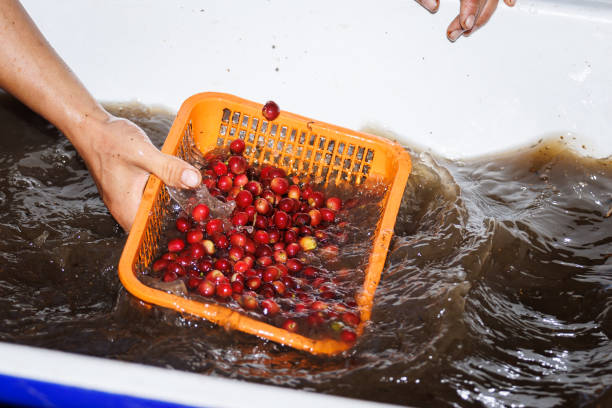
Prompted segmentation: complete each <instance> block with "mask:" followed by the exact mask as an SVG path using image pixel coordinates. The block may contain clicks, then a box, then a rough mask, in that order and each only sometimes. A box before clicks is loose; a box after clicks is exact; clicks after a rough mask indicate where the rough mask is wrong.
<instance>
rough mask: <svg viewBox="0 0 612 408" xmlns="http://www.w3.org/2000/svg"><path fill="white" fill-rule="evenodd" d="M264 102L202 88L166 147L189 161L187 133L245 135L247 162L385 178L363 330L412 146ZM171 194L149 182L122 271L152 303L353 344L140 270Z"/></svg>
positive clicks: (216, 141) (302, 342)
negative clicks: (285, 325) (158, 283)
mask: <svg viewBox="0 0 612 408" xmlns="http://www.w3.org/2000/svg"><path fill="white" fill-rule="evenodd" d="M261 111H262V105H260V104H257V103H254V102H250V101H247V100H244V99H240V98H237V97H235V96H232V95H227V94H222V93H201V94H197V95H194V96H192V97H191V98H189V99H187V100H186V101H185V102H184V103H183V105H182V106H181V109H180V110H179V113H178V115H177V117H176V119H175V121H174V124H173V125H172V128H171V129H170V133H169V135H168V138H167V139H166V142H165V143H164V146H163V149H162V151H163V152H164V153H167V154H171V155H176V156H179V157H181V158H183V159H186V160H189V159H190V157H189V145H188V142H187V141H188V139H189V138H188V137H187V136H191V137H192V138H193V140H194V141H195V143H196V145H197V147H198V148H199V149H200V150H201V151H202V152H204V153H205V152H207V151H209V150H211V149H213V148H216V147H219V146H225V145H229V143H230V142H231V141H232V140H234V139H236V138H240V139H243V140H244V141H245V144H246V146H247V149H246V151H245V154H244V156H245V157H246V158H247V160H248V161H249V163H250V164H252V163H258V164H264V163H271V164H273V165H275V166H277V167H281V168H283V169H284V170H285V171H286V172H287V173H288V174H290V175H297V176H298V177H300V176H309V177H311V178H312V176H315V177H317V178H319V179H323V180H324V181H325V182H326V183H337V182H342V181H346V182H349V183H352V184H353V185H368V184H369V183H371V182H372V183H377V184H378V183H381V182H382V183H385V184H386V185H387V186H388V188H387V189H386V192H385V195H384V197H383V200H382V205H383V206H384V207H383V212H382V214H381V216H380V218H379V221H378V225H377V227H376V233H375V236H374V240H373V245H372V249H371V252H370V256H369V262H368V266H367V270H366V273H365V278H364V283H363V288H362V290H361V291H360V293H359V294H358V295H357V296H356V302H357V305H358V307H359V310H360V315H361V323H360V324H359V326H358V327H357V330H356V332H357V334H358V335H360V334H361V333H362V332H363V328H364V325H365V324H366V323H367V322H368V320H369V319H370V314H371V310H372V304H373V301H374V292H375V291H376V287H377V285H378V282H379V280H380V274H381V272H382V269H383V266H384V263H385V258H386V254H387V249H388V247H389V242H390V240H391V236H392V234H393V227H394V224H395V219H396V216H397V211H398V209H399V206H400V202H401V199H402V195H403V191H404V187H405V185H406V181H407V179H408V175H409V174H410V171H411V161H410V156H409V155H408V153H407V152H406V151H405V150H404V149H403V148H402V147H401V146H400V145H399V144H397V143H395V142H392V141H390V140H388V139H384V138H381V137H377V136H373V135H368V134H364V133H359V132H355V131H352V130H348V129H343V128H340V127H337V126H333V125H330V124H327V123H321V122H317V121H314V120H312V119H308V118H305V117H302V116H298V115H294V114H291V113H288V112H281V114H280V116H279V117H278V118H277V119H275V120H274V121H273V122H269V121H266V120H265V119H264V118H263V117H262V115H261ZM170 211H171V210H170V197H169V195H168V192H167V191H166V188H165V186H164V185H163V183H162V182H161V181H160V179H159V178H157V177H155V176H151V177H150V178H149V181H148V183H147V185H146V188H145V191H144V194H143V199H142V202H141V205H140V208H139V209H138V214H137V216H136V220H135V222H134V224H133V226H132V230H131V231H130V234H129V236H128V239H127V242H126V244H125V247H124V250H123V254H122V255H121V260H120V262H119V278H120V279H121V282H122V283H123V285H124V286H125V288H126V289H127V290H128V291H129V292H130V293H132V294H133V295H134V296H136V297H137V298H139V299H141V300H143V301H145V302H148V303H152V304H156V305H159V306H163V307H166V308H170V309H174V310H177V311H179V312H181V313H188V314H191V315H195V316H199V317H202V318H204V319H207V320H209V321H211V322H214V323H216V324H219V325H222V326H224V327H227V328H232V329H237V330H240V331H243V332H247V333H250V334H254V335H256V336H259V337H263V338H266V339H269V340H273V341H275V342H278V343H281V344H285V345H288V346H291V347H294V348H297V349H301V350H305V351H308V352H310V353H314V354H336V353H339V352H341V351H344V350H346V349H348V348H350V347H351V344H349V343H345V342H341V341H336V340H333V339H323V340H318V339H311V338H308V337H305V336H302V335H299V334H295V333H291V332H289V331H286V330H284V329H282V328H278V327H275V326H272V325H270V324H268V323H265V322H261V321H258V320H255V319H253V318H251V317H249V316H246V315H244V314H242V313H240V312H238V311H234V310H231V309H229V308H227V307H224V306H222V305H220V304H217V303H213V302H211V303H207V302H206V301H202V302H200V301H196V300H191V299H187V298H184V297H181V296H177V295H174V294H171V293H167V292H164V291H162V290H158V289H154V288H151V287H149V286H146V285H145V284H143V283H141V282H140V281H139V279H138V276H139V275H140V274H142V273H144V272H145V271H146V270H147V269H148V268H150V265H151V263H152V262H153V260H154V257H155V256H156V255H158V253H159V251H160V239H161V235H162V226H163V224H164V220H165V219H166V217H168V216H169V213H170Z"/></svg>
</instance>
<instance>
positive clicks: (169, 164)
mask: <svg viewBox="0 0 612 408" xmlns="http://www.w3.org/2000/svg"><path fill="white" fill-rule="evenodd" d="M147 162H148V163H147V164H145V166H146V167H144V168H145V169H146V170H147V171H149V172H150V173H153V174H155V175H156V176H157V177H159V178H160V179H161V180H162V181H163V182H164V183H165V184H166V185H168V186H171V187H178V188H195V187H197V186H199V185H200V183H201V181H202V175H201V174H200V172H199V171H198V170H197V169H196V168H195V167H193V166H192V165H190V164H189V163H187V162H185V161H183V160H181V159H179V158H178V157H175V156H170V155H168V154H164V153H161V152H160V151H159V150H157V149H154V153H150V154H148V155H147Z"/></svg>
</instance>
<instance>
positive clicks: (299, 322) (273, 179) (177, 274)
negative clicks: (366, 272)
mask: <svg viewBox="0 0 612 408" xmlns="http://www.w3.org/2000/svg"><path fill="white" fill-rule="evenodd" d="M244 150H245V144H244V141H242V140H240V139H236V140H234V141H232V143H231V144H230V146H229V153H227V152H226V154H225V155H223V154H218V155H216V156H213V157H208V158H209V161H208V164H207V166H206V168H205V169H204V170H203V181H202V182H203V184H204V185H206V187H207V189H208V191H209V192H210V194H211V195H212V196H214V197H216V198H217V199H219V200H221V201H226V202H229V201H234V202H235V204H236V206H235V209H234V210H233V212H232V214H231V216H230V217H229V220H227V219H221V218H213V217H211V214H210V209H209V207H208V206H207V205H206V204H204V203H199V204H197V205H195V206H194V207H193V209H192V211H191V214H183V215H182V216H179V217H178V218H177V220H176V229H177V230H178V232H179V233H180V237H178V238H173V239H171V240H170V241H169V242H168V246H167V249H168V251H167V252H166V253H164V254H163V255H162V256H161V257H160V258H159V259H158V260H156V261H155V262H154V263H153V265H152V273H153V276H157V277H159V278H160V279H162V280H163V281H165V282H172V281H175V280H177V279H181V280H183V281H184V282H185V284H186V286H187V288H188V289H189V290H190V291H191V292H192V293H194V294H197V295H200V296H203V297H205V298H210V299H214V300H215V301H217V302H220V303H223V304H225V305H227V306H230V307H234V308H238V309H241V310H242V311H244V312H246V313H247V314H249V315H251V316H254V315H257V316H259V317H260V318H261V319H263V320H265V321H267V322H269V323H271V324H274V325H276V326H278V327H282V328H284V329H285V330H288V331H290V332H297V333H300V334H304V335H307V336H314V337H328V338H335V339H340V340H342V341H345V342H354V341H355V339H356V333H355V328H356V327H357V325H358V324H359V323H360V317H359V313H358V309H357V305H356V303H355V301H354V293H347V291H346V290H344V291H343V290H339V286H341V285H342V280H341V279H340V278H339V277H337V276H335V273H334V272H333V271H329V270H326V269H324V268H322V267H321V264H320V262H319V260H320V258H322V257H330V256H337V253H338V246H337V245H336V244H334V242H333V239H332V237H333V234H330V233H329V232H328V229H329V228H330V227H331V226H335V227H337V229H340V230H341V229H342V222H343V221H342V220H339V217H338V213H339V211H340V210H341V209H342V206H343V202H342V200H341V199H340V198H338V197H335V196H331V197H326V196H325V195H324V193H323V192H321V191H316V189H314V188H313V187H312V186H311V185H310V184H307V183H306V184H304V183H300V181H299V180H298V179H297V178H296V177H288V176H287V175H286V173H285V171H284V170H282V169H280V168H277V167H274V166H271V165H266V166H263V167H261V168H260V169H258V168H255V167H253V166H249V165H248V163H247V160H246V159H245V158H244V156H243V152H244ZM314 259H317V264H318V265H319V267H317V266H315V265H314V264H315V263H314V262H311V261H312V260H314Z"/></svg>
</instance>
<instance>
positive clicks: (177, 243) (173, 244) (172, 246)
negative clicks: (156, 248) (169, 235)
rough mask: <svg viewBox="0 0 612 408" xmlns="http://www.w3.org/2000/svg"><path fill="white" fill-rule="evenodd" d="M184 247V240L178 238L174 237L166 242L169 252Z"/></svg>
mask: <svg viewBox="0 0 612 408" xmlns="http://www.w3.org/2000/svg"><path fill="white" fill-rule="evenodd" d="M183 249H185V241H183V240H182V239H180V238H175V239H172V240H170V242H168V251H169V252H180V251H182V250H183Z"/></svg>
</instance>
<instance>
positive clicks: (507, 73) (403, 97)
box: [0, 0, 612, 407]
mask: <svg viewBox="0 0 612 408" xmlns="http://www.w3.org/2000/svg"><path fill="white" fill-rule="evenodd" d="M518 3H519V4H518V6H517V7H515V8H514V9H510V8H507V7H506V6H505V5H503V4H500V6H499V9H498V11H497V13H496V14H495V15H494V16H493V19H492V21H491V22H490V23H489V25H488V26H486V27H485V28H484V29H482V30H481V32H478V33H477V34H476V35H474V36H473V37H472V38H468V39H466V38H461V39H460V40H459V41H458V42H457V43H455V44H451V43H449V42H448V41H447V40H446V37H445V32H446V31H445V30H446V26H447V25H448V23H449V22H450V21H451V19H452V18H453V17H454V15H455V14H456V13H457V10H458V1H455V0H447V1H444V0H443V1H442V5H441V7H440V12H439V13H438V14H437V15H433V16H432V15H429V14H428V13H427V12H425V11H424V10H423V9H422V8H421V7H420V6H418V5H417V4H416V3H415V2H414V1H411V0H389V1H385V2H378V3H376V2H372V1H365V0H350V1H349V0H337V1H333V2H330V1H325V0H311V1H309V2H297V1H286V0H244V1H222V0H218V1H195V0H194V1H186V0H179V1H172V2H169V1H166V2H145V1H136V0H131V1H105V2H101V1H92V0H64V1H62V2H49V1H44V0H27V1H26V0H24V5H25V6H26V8H27V10H28V11H29V12H30V13H31V15H32V17H33V19H34V20H35V21H36V22H37V23H38V25H39V26H40V28H41V29H42V31H43V33H44V34H45V35H46V36H47V38H48V39H49V41H50V42H51V43H52V44H53V45H54V47H55V48H56V49H57V51H58V52H59V53H60V54H61V55H62V56H63V58H64V59H65V60H66V61H67V63H68V64H69V65H70V66H71V67H72V68H73V70H74V71H75V72H76V73H77V74H78V75H79V76H80V78H81V79H82V80H83V82H84V83H85V84H86V86H87V87H88V88H89V89H90V90H91V92H92V93H93V94H94V95H95V96H96V97H97V98H98V99H100V100H102V101H131V100H137V101H140V102H143V103H145V104H155V105H163V106H166V107H168V108H170V109H173V110H176V109H177V108H178V106H179V105H180V104H181V102H182V101H183V100H184V99H186V98H187V97H188V96H190V95H192V94H194V93H196V92H202V91H221V92H228V93H233V94H236V95H239V96H241V97H244V98H247V99H251V100H256V101H262V102H264V101H266V100H268V99H274V100H275V101H277V102H278V103H279V104H280V105H281V108H282V109H286V110H288V111H292V112H296V113H300V114H302V115H305V116H308V117H315V118H317V119H320V120H323V121H327V122H331V123H335V124H339V125H342V126H346V127H349V128H354V129H362V128H364V127H368V128H370V129H371V128H375V129H379V130H380V131H385V132H388V134H392V135H394V137H397V138H398V139H399V140H400V141H402V142H404V143H405V144H407V145H411V144H417V145H419V146H422V147H425V148H429V149H431V150H433V151H435V152H437V153H439V154H442V155H445V156H448V157H451V158H459V157H470V156H477V155H482V154H487V153H492V152H496V151H500V150H506V149H508V148H512V147H517V146H523V145H526V144H528V143H531V142H532V141H534V140H538V139H539V138H541V137H545V136H559V135H570V136H574V137H575V138H576V139H575V141H574V144H575V146H576V147H577V148H578V149H580V150H582V151H584V152H585V153H586V154H590V155H594V156H598V157H603V156H608V155H610V154H612V132H611V130H610V129H611V128H612V114H611V113H610V112H612V101H611V98H612V96H611V95H612V74H611V72H612V70H611V68H612V1H610V0H599V1H597V0H574V1H570V0H565V1H561V0H558V1H551V0H549V1H544V0H538V1H534V0H518ZM566 139H570V140H573V139H572V137H570V138H566ZM583 146H584V148H583ZM0 361H2V364H0V396H2V397H4V399H7V398H14V400H13V401H16V402H20V403H26V402H28V403H35V404H38V405H43V404H44V403H45V401H51V400H52V399H53V398H54V397H53V395H55V398H62V397H63V398H67V399H65V400H63V401H67V402H68V403H69V402H72V403H73V404H72V405H74V406H78V405H81V406H82V405H83V404H81V402H78V401H80V400H78V396H80V395H85V394H87V395H89V394H88V392H89V391H92V392H93V394H91V395H90V396H87V395H85V397H83V398H89V399H87V400H84V401H86V402H83V403H84V404H85V403H86V404H87V405H89V406H95V405H96V404H97V405H102V402H103V401H105V400H104V398H105V396H106V397H108V398H111V399H112V398H114V396H117V395H118V396H119V397H117V399H113V400H112V401H113V402H112V403H113V405H114V406H122V405H126V406H127V405H129V404H142V406H154V405H155V404H157V403H158V404H161V406H163V405H167V404H169V403H168V401H170V402H173V403H174V404H183V405H193V406H197V405H206V406H227V407H229V406H240V401H242V400H238V399H235V398H233V397H234V396H236V395H240V394H242V395H251V396H252V398H250V400H251V401H252V406H254V407H256V406H263V405H266V406H271V405H279V406H280V405H283V406H287V405H292V406H313V405H315V406H316V404H319V405H320V406H329V405H331V404H332V403H333V404H335V405H336V406H345V405H346V406H349V405H350V406H358V405H359V404H361V403H360V402H355V401H351V400H346V399H339V398H334V397H328V396H322V395H316V394H312V393H306V392H299V391H291V390H286V389H277V388H274V387H268V386H262V385H255V384H247V383H243V382H237V381H232V380H225V379H218V378H210V377H206V376H202V375H194V374H189V373H182V372H176V371H171V370H164V369H159V368H152V367H146V366H141V365H137V364H128V363H121V362H116V361H110V360H100V359H96V358H90V357H84V356H76V355H70V354H66V353H59V352H54V351H48V350H42V349H33V348H29V347H23V346H14V345H9V344H0ZM134 378H137V379H138V381H136V383H135V385H134V384H133V381H134ZM128 380H129V381H128ZM160 381H163V382H164V383H165V384H167V387H165V388H161V387H158V386H156V384H159V382H160ZM128 382H130V383H132V384H131V385H130V386H129V387H128V386H127V385H126V384H127V383H128ZM58 384H61V386H58ZM64 385H66V386H68V388H62V387H63V386H64ZM188 385H194V386H188ZM46 387H50V388H46ZM202 387H205V388H206V389H207V390H208V392H207V395H208V396H209V398H208V399H207V400H206V401H202V398H201V394H200V393H198V392H196V391H195V390H197V389H198V388H200V389H201V388H202ZM50 389H52V390H51V391H49V390H50ZM62 390H64V391H62ZM87 390H89V391H87ZM56 391H57V392H58V394H57V395H59V397H57V395H56V394H54V392H56ZM99 391H101V392H103V393H102V394H101V393H96V392H99ZM45 393H46V394H45ZM272 393H273V394H272ZM271 395H274V399H271V398H270V396H271ZM122 396H123V397H122ZM125 396H131V397H137V398H136V399H129V398H127V397H125ZM122 398H123V399H122ZM126 398H127V399H126ZM138 398H144V400H140V399H138ZM332 400H333V401H332ZM155 401H157V402H155ZM92 404H93V405H92ZM356 404H357V405H356ZM363 405H370V403H365V402H363ZM372 405H373V404H372Z"/></svg>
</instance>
